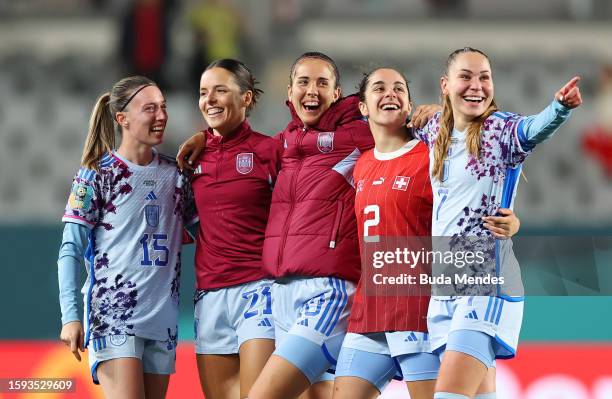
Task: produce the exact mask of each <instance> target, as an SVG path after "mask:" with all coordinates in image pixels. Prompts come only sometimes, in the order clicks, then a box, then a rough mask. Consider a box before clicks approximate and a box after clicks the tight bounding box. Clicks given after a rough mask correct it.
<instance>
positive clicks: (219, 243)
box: [192, 59, 282, 399]
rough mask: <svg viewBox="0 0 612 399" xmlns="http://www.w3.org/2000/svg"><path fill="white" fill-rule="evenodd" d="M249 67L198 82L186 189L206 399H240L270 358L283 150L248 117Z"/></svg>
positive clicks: (252, 90)
mask: <svg viewBox="0 0 612 399" xmlns="http://www.w3.org/2000/svg"><path fill="white" fill-rule="evenodd" d="M255 85H256V81H255V78H254V77H253V76H252V74H251V72H250V71H249V70H248V69H247V67H246V66H245V65H244V64H243V63H241V62H240V61H236V60H231V59H223V60H218V61H215V62H213V63H211V64H210V65H209V66H208V67H207V68H206V70H205V71H204V73H203V74H202V78H201V80H200V100H199V107H200V110H201V111H202V115H203V116H204V118H205V119H206V122H207V123H208V126H209V128H208V130H206V131H205V132H203V134H200V136H202V138H204V139H205V140H206V146H205V149H204V151H203V152H202V153H201V154H200V157H199V158H198V160H197V162H196V164H195V165H194V166H195V169H194V173H193V178H192V185H193V191H194V195H195V201H196V207H197V211H198V216H199V219H200V227H199V232H198V237H197V247H196V259H195V265H196V279H197V291H196V296H195V332H196V353H197V363H198V370H199V373H200V382H201V384H202V389H203V391H204V394H205V396H206V398H208V399H218V398H222V399H224V398H235V397H238V394H239V392H240V397H245V396H246V394H247V393H248V391H249V389H250V387H251V385H252V384H253V382H254V381H255V379H256V378H257V376H258V375H259V372H260V371H261V369H262V368H263V366H264V364H265V362H266V361H267V360H268V357H269V356H270V354H271V353H272V351H273V350H274V320H273V318H272V297H271V286H272V280H270V279H269V278H270V274H269V273H267V272H265V271H264V269H263V267H262V261H261V253H262V247H263V242H264V231H265V228H266V224H267V221H268V211H269V208H270V200H271V197H272V187H273V184H274V182H275V181H276V177H277V173H278V169H279V167H280V154H281V151H282V148H281V147H280V146H279V142H278V141H277V140H274V139H273V138H272V137H269V136H266V135H263V134H261V133H257V132H255V131H253V130H252V129H251V127H250V126H249V123H248V122H247V120H246V116H247V115H248V113H249V111H250V110H251V109H252V108H253V106H254V105H255V103H256V102H257V99H258V97H259V95H260V93H261V90H259V89H257V88H256V87H255Z"/></svg>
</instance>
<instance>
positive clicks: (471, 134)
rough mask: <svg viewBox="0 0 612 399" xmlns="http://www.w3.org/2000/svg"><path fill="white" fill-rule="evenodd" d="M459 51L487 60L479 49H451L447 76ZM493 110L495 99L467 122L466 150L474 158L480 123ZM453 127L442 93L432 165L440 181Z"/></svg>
mask: <svg viewBox="0 0 612 399" xmlns="http://www.w3.org/2000/svg"><path fill="white" fill-rule="evenodd" d="M461 53H479V54H481V55H483V56H484V57H485V58H486V59H487V60H488V59H489V57H487V55H486V54H485V53H483V52H482V51H480V50H477V49H474V48H471V47H464V48H462V49H459V50H455V51H453V52H452V53H451V54H450V55H449V56H448V60H447V61H446V73H445V75H446V76H448V70H449V68H450V66H451V65H452V63H453V62H454V61H455V58H456V57H457V55H458V54H461ZM495 111H497V104H496V103H495V99H493V101H491V104H490V105H489V108H487V110H486V111H485V112H484V113H483V114H482V115H480V116H479V117H478V118H476V119H474V120H473V121H472V122H470V123H469V124H468V128H467V133H466V138H465V146H466V148H467V150H468V153H469V154H470V155H471V156H473V157H474V158H476V159H480V149H481V148H480V133H481V131H482V125H483V123H484V121H485V120H486V119H487V118H488V117H489V116H490V115H491V114H492V113H494V112H495ZM453 127H454V116H453V108H452V106H451V103H450V98H449V97H448V95H443V98H442V115H441V116H440V126H439V130H438V134H437V135H436V139H435V143H434V148H433V151H434V165H433V173H432V174H433V177H435V178H436V179H438V180H439V181H442V179H443V177H444V161H445V160H446V157H447V155H448V149H449V147H450V143H451V132H452V131H453Z"/></svg>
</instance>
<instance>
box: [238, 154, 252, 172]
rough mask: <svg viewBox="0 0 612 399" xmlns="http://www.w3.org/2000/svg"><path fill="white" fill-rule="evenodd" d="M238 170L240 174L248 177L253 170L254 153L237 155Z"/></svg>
mask: <svg viewBox="0 0 612 399" xmlns="http://www.w3.org/2000/svg"><path fill="white" fill-rule="evenodd" d="M236 170H237V171H238V173H241V174H243V175H246V174H247V173H250V172H251V171H252V170H253V153H252V152H242V153H240V154H238V155H236Z"/></svg>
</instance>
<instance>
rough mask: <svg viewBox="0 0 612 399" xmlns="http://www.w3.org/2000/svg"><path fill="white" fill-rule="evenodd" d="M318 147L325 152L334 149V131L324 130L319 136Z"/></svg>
mask: <svg viewBox="0 0 612 399" xmlns="http://www.w3.org/2000/svg"><path fill="white" fill-rule="evenodd" d="M317 148H318V149H319V151H321V152H322V153H323V154H327V153H328V152H332V151H333V150H334V132H322V133H319V137H317Z"/></svg>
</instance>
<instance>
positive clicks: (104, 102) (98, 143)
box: [81, 93, 115, 171]
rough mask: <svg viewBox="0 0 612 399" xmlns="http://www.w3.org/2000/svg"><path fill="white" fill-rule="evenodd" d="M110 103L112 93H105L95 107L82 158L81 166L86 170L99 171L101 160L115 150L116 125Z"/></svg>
mask: <svg viewBox="0 0 612 399" xmlns="http://www.w3.org/2000/svg"><path fill="white" fill-rule="evenodd" d="M109 102H110V93H104V94H102V96H100V98H98V101H96V105H94V109H93V111H92V113H91V117H90V119H89V129H88V131H87V138H86V139H85V147H84V148H83V156H82V157H81V166H83V167H84V168H87V169H92V170H96V171H99V168H98V162H99V161H100V158H102V156H103V155H104V154H106V153H110V152H111V151H113V149H115V125H114V123H113V116H112V115H111V112H110V107H109Z"/></svg>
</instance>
